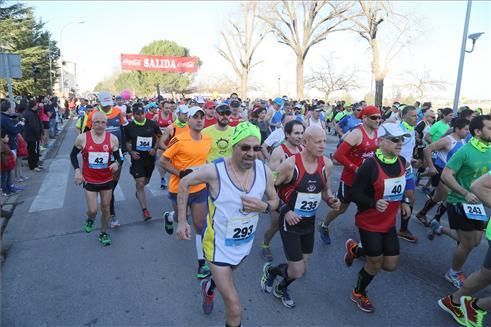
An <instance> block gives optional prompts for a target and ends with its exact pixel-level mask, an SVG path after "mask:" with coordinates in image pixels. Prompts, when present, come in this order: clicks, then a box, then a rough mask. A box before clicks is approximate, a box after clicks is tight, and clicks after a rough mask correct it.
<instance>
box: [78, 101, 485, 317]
mask: <svg viewBox="0 0 491 327" xmlns="http://www.w3.org/2000/svg"><path fill="white" fill-rule="evenodd" d="M78 113H79V119H78V121H77V124H76V127H77V129H78V131H79V132H80V134H79V135H78V136H77V138H76V141H75V144H74V146H73V149H72V152H71V154H70V159H71V162H72V165H73V167H74V169H75V182H76V183H77V184H82V185H83V187H84V189H85V193H86V199H87V208H88V209H87V217H86V220H85V226H84V229H85V231H86V232H87V233H90V232H91V231H92V230H93V227H94V222H95V218H96V216H97V212H98V206H99V205H100V208H101V212H102V219H101V229H100V230H101V232H100V235H99V241H100V242H101V244H103V245H110V244H111V238H110V235H109V233H108V229H109V227H111V228H117V227H118V226H119V225H120V222H119V219H118V217H119V218H121V217H122V215H117V214H116V208H115V205H114V190H115V187H116V185H117V183H118V180H119V178H120V177H121V176H120V173H121V166H122V165H123V164H124V162H125V161H130V163H129V165H130V170H129V171H130V173H131V175H132V176H133V178H134V180H135V190H136V199H137V201H138V203H139V205H140V207H141V210H142V219H143V221H148V220H149V219H151V218H152V214H151V213H150V211H149V210H148V208H147V202H146V196H145V185H147V184H148V183H149V182H150V179H151V176H152V173H153V170H154V169H155V166H156V167H157V169H158V171H159V174H160V186H161V188H162V189H164V190H166V191H165V192H166V193H164V192H163V195H164V194H168V197H169V199H170V202H171V204H172V208H170V207H169V208H161V209H162V213H159V215H160V214H163V221H164V226H163V228H164V229H165V231H166V233H167V234H169V235H172V234H174V233H175V234H176V236H177V239H179V240H191V238H192V237H193V232H192V231H193V230H194V240H195V243H196V260H197V275H196V276H197V278H199V279H201V280H202V281H201V291H202V295H203V302H202V308H203V311H204V313H205V314H210V313H211V312H212V310H213V304H214V300H215V294H216V291H218V292H219V293H220V295H221V297H222V299H223V301H224V304H225V309H226V318H225V319H226V321H225V325H226V326H240V325H241V321H242V318H241V316H242V312H241V311H242V310H241V304H240V301H239V295H238V290H237V289H236V287H235V283H234V277H233V276H234V275H233V274H234V271H235V269H237V268H238V266H239V265H240V264H242V263H243V261H244V259H245V258H246V257H247V256H248V255H249V254H250V253H251V249H252V245H253V241H254V238H255V237H256V232H257V231H258V230H257V227H258V219H259V215H260V214H265V215H269V217H270V221H271V223H270V225H269V227H268V229H267V230H266V231H265V232H264V235H260V236H259V237H260V238H261V237H262V242H261V251H260V254H261V256H262V257H263V258H264V260H265V261H266V262H265V264H264V266H263V267H262V269H261V268H260V267H258V287H259V285H260V287H261V289H262V290H263V291H264V292H265V293H272V294H273V295H274V297H276V298H277V299H279V300H280V301H281V303H282V304H283V305H284V306H285V307H287V308H294V307H295V301H294V300H293V297H292V295H291V293H294V285H295V284H294V282H295V280H297V279H299V278H301V277H302V276H303V274H304V273H305V271H306V269H307V266H308V261H309V257H310V256H311V255H312V252H313V249H314V240H315V235H316V233H315V232H316V215H317V212H318V209H319V206H320V205H321V202H325V203H326V204H327V206H329V207H330V208H331V210H330V211H329V212H328V213H327V215H326V216H325V217H322V218H323V221H322V222H321V223H320V224H319V225H317V230H318V232H319V237H320V239H321V240H322V242H324V243H325V244H327V245H329V244H330V243H331V234H333V233H334V234H335V229H334V228H332V227H331V226H335V223H334V220H335V219H336V218H337V217H339V216H341V215H343V214H345V212H346V210H347V208H348V207H349V205H350V203H351V202H353V203H354V204H355V205H356V206H357V212H356V215H355V226H356V227H355V226H353V228H357V229H358V230H359V239H357V240H355V239H348V240H346V254H345V257H344V261H345V264H346V265H347V266H351V265H352V264H353V262H354V260H357V259H362V260H364V265H363V267H362V268H361V269H360V271H359V272H358V274H357V275H356V276H355V274H353V282H354V287H353V289H352V291H351V294H348V296H350V298H351V300H352V301H353V302H354V303H355V304H356V306H357V307H358V308H359V309H360V310H362V311H364V312H368V313H369V312H373V311H374V305H373V303H372V301H371V300H370V298H369V297H368V295H367V288H368V287H369V285H370V283H371V281H372V280H373V278H374V277H375V276H376V275H377V274H378V273H379V272H380V271H381V270H385V271H388V272H393V271H395V270H396V269H397V267H398V265H399V255H400V246H399V239H402V240H405V241H408V242H411V243H417V241H418V239H417V237H416V236H415V235H414V234H413V233H412V232H411V231H410V229H409V222H410V218H411V217H412V216H413V214H414V216H415V217H416V220H415V221H419V222H421V223H422V224H424V226H426V227H427V229H428V238H429V239H434V238H435V236H439V235H443V234H445V235H447V236H449V237H451V238H453V239H455V240H456V246H455V249H454V250H453V257H452V261H451V262H449V269H448V271H447V272H446V273H445V276H444V277H445V279H446V280H448V281H449V282H450V283H451V285H453V286H454V287H455V288H457V291H456V292H455V293H453V294H450V295H447V296H445V297H443V298H442V299H440V300H438V304H439V306H440V307H441V308H442V309H443V310H445V311H446V312H448V313H449V314H450V315H451V316H452V317H453V319H455V321H456V322H457V323H459V324H460V325H462V326H483V319H484V317H485V316H486V314H487V311H488V310H490V309H491V298H479V299H478V298H476V297H475V294H476V292H478V291H479V290H481V289H483V288H485V287H486V286H488V285H489V284H490V283H491V250H489V249H488V252H487V254H486V257H485V258H484V263H483V265H482V268H481V269H480V270H479V271H477V272H474V273H472V274H471V275H470V276H468V277H465V276H464V273H463V268H464V265H465V263H466V259H467V258H468V256H469V254H470V252H471V251H472V250H473V248H475V247H476V246H478V245H479V244H480V242H481V237H482V234H483V231H486V237H487V239H488V243H489V242H491V226H489V227H488V228H487V229H486V226H487V221H488V216H487V213H486V209H485V207H487V208H489V207H490V203H491V117H490V116H489V115H483V114H482V113H481V112H479V111H477V110H471V109H469V108H461V109H460V110H459V114H458V116H456V117H454V113H453V111H452V110H451V109H449V108H444V109H438V110H437V111H435V110H433V109H432V108H431V103H424V104H423V105H422V106H420V103H415V104H414V105H404V104H399V103H394V105H393V106H392V107H390V108H385V107H384V108H382V109H379V108H377V107H375V106H371V105H367V104H366V103H365V102H364V101H361V102H359V103H355V104H353V105H346V104H345V103H342V102H339V103H337V104H336V105H334V106H331V105H329V104H326V103H324V102H323V101H312V102H305V101H298V102H297V101H290V100H289V99H287V98H286V97H283V98H280V97H278V98H276V99H273V100H270V101H262V100H257V101H242V100H241V99H239V98H238V96H237V94H231V95H230V97H229V98H227V99H224V100H223V101H222V100H220V101H219V100H215V99H204V98H202V97H197V98H194V99H183V100H181V101H176V102H175V101H172V100H166V99H159V100H155V101H154V100H152V99H142V100H139V99H136V100H135V99H134V100H124V99H123V98H121V97H120V96H116V97H113V95H111V94H110V93H107V92H101V93H99V94H98V99H97V103H93V104H92V105H91V104H89V103H88V102H85V103H84V105H83V106H81V107H79V110H78ZM328 135H331V137H330V139H332V136H333V135H337V136H338V137H339V141H338V144H337V149H336V151H335V152H334V153H332V154H329V155H327V156H326V153H325V150H326V144H327V139H328ZM80 152H81V157H82V164H80V163H79V159H78V154H79V153H80ZM334 165H340V166H342V174H341V178H340V181H339V188H338V189H337V192H334V191H333V190H331V189H330V188H329V185H330V180H331V173H332V170H333V167H334ZM122 178H127V176H122ZM421 184H422V185H421ZM419 187H422V189H424V190H425V192H426V193H427V198H428V199H427V201H426V203H424V205H423V206H422V207H421V204H420V205H419V206H418V205H416V204H415V190H417V189H418V188H419ZM98 197H100V203H98ZM435 206H438V209H437V211H436V215H435V216H434V217H429V216H428V213H429V211H430V210H431V209H432V208H433V207H435ZM415 208H416V209H418V210H414V209H415ZM413 211H415V212H413ZM445 212H446V213H447V215H448V224H446V223H442V218H443V215H444V213H445ZM398 216H400V222H399V226H398V223H397V221H398ZM191 225H192V227H193V228H191ZM278 232H279V233H278ZM275 234H279V237H280V238H281V242H282V244H283V251H284V257H285V259H286V261H285V262H283V263H277V264H273V263H272V262H273V254H272V252H271V249H270V244H271V240H272V239H273V237H274V236H275ZM402 264H404V262H402ZM381 278H383V277H381ZM290 290H292V292H290ZM380 296H382V294H379V293H377V292H376V291H374V297H380ZM386 296H388V295H386ZM436 300H437V299H435V301H436Z"/></svg>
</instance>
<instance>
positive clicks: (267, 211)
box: [263, 202, 271, 213]
mask: <svg viewBox="0 0 491 327" xmlns="http://www.w3.org/2000/svg"><path fill="white" fill-rule="evenodd" d="M266 205H267V207H266V209H264V211H263V213H269V211H270V210H271V205H270V204H269V202H266Z"/></svg>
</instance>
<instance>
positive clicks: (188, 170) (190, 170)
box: [179, 168, 193, 178]
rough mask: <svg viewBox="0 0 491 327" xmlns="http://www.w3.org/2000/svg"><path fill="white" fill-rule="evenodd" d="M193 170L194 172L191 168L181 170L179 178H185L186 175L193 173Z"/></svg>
mask: <svg viewBox="0 0 491 327" xmlns="http://www.w3.org/2000/svg"><path fill="white" fill-rule="evenodd" d="M192 172H193V170H192V169H189V168H188V169H186V170H181V171H180V172H179V178H184V177H185V176H187V175H189V174H191V173H192Z"/></svg>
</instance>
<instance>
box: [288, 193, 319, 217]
mask: <svg viewBox="0 0 491 327" xmlns="http://www.w3.org/2000/svg"><path fill="white" fill-rule="evenodd" d="M320 204H321V193H302V192H299V193H297V201H295V207H294V209H293V211H294V212H295V213H296V214H297V215H299V216H300V217H313V216H315V213H316V212H317V208H319V205H320Z"/></svg>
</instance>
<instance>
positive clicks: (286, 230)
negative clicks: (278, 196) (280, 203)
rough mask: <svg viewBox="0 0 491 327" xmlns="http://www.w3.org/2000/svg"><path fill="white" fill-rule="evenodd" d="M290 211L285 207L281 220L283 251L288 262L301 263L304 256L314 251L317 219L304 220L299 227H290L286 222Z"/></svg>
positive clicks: (281, 213)
mask: <svg viewBox="0 0 491 327" xmlns="http://www.w3.org/2000/svg"><path fill="white" fill-rule="evenodd" d="M289 210H290V209H289V208H288V207H287V206H284V207H283V208H282V210H281V212H280V218H279V224H280V235H281V241H282V243H283V251H284V252H285V257H286V259H287V260H288V261H301V260H303V254H311V253H312V252H313V251H314V240H315V237H314V234H315V217H310V218H303V219H302V220H301V221H300V222H299V223H298V224H297V225H295V226H289V225H288V223H287V222H286V221H285V214H286V213H287V212H288V211H289ZM287 225H288V226H287Z"/></svg>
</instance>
